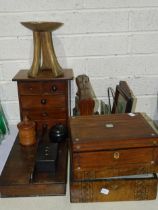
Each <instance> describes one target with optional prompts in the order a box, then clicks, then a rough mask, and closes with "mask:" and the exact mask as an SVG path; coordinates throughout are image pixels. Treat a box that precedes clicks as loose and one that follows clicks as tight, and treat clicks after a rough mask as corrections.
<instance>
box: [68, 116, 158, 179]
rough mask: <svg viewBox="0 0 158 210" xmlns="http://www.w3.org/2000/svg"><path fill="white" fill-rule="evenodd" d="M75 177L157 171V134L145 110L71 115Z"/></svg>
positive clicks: (91, 177) (100, 176)
mask: <svg viewBox="0 0 158 210" xmlns="http://www.w3.org/2000/svg"><path fill="white" fill-rule="evenodd" d="M70 131H71V142H70V145H71V146H70V150H71V163H72V176H73V179H74V180H86V179H87V180H89V179H96V178H106V177H115V176H126V175H135V174H147V173H153V172H158V134H157V132H156V131H155V130H154V129H153V128H152V127H151V126H150V124H149V123H148V122H147V120H146V119H145V118H144V117H143V115H142V114H140V113H136V114H134V116H131V115H129V114H114V115H104V116H96V115H93V116H86V117H85V116H78V117H71V118H70Z"/></svg>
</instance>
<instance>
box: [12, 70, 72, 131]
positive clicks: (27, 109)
mask: <svg viewBox="0 0 158 210" xmlns="http://www.w3.org/2000/svg"><path fill="white" fill-rule="evenodd" d="M27 73H28V71H27V70H21V71H19V72H18V73H17V75H15V77H14V78H13V81H17V85H18V95H19V105H20V117H21V119H23V117H24V116H27V117H29V119H31V120H33V121H35V122H36V123H37V128H38V129H41V128H42V127H43V126H45V125H47V126H48V128H50V127H51V126H53V125H54V124H56V123H62V124H66V125H67V120H68V116H69V111H70V94H69V93H70V91H69V89H70V80H72V79H73V73H72V70H71V69H65V70H64V76H63V77H60V78H50V77H47V76H44V75H43V76H42V77H41V78H40V77H37V78H28V76H27Z"/></svg>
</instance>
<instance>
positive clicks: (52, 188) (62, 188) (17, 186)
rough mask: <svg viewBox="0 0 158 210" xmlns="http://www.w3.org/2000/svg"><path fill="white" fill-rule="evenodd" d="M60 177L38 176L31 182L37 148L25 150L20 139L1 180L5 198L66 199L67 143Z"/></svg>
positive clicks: (61, 157) (62, 148) (61, 156)
mask: <svg viewBox="0 0 158 210" xmlns="http://www.w3.org/2000/svg"><path fill="white" fill-rule="evenodd" d="M58 152H59V153H58V161H57V168H56V173H46V172H45V173H38V174H37V173H36V174H34V180H31V176H32V172H33V166H34V162H35V154H36V145H35V146H30V147H24V146H21V145H20V144H19V140H18V136H17V138H16V141H15V143H14V145H13V148H12V150H11V153H10V155H9V157H8V160H7V162H6V165H5V167H4V169H3V171H2V175H1V177H0V194H1V197H14V196H37V195H39V196H42V195H65V193H66V180H67V142H63V143H60V145H59V151H58Z"/></svg>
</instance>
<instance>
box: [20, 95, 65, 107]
mask: <svg viewBox="0 0 158 210" xmlns="http://www.w3.org/2000/svg"><path fill="white" fill-rule="evenodd" d="M20 102H21V107H22V109H30V108H31V109H44V108H47V109H50V108H51V109H55V108H59V107H66V105H65V104H66V98H65V96H64V95H54V96H50V95H44V96H40V95H35V96H30V95H26V96H23V95H22V96H21V97H20Z"/></svg>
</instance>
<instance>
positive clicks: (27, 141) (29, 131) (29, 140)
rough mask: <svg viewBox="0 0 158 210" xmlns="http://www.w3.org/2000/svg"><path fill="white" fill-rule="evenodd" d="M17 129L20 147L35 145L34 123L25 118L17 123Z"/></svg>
mask: <svg viewBox="0 0 158 210" xmlns="http://www.w3.org/2000/svg"><path fill="white" fill-rule="evenodd" d="M17 127H18V129H19V142H20V144H21V145H24V146H30V145H33V144H35V143H36V129H35V122H33V121H31V120H29V119H28V118H27V117H26V116H25V117H24V119H23V121H22V122H20V123H18V125H17Z"/></svg>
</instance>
